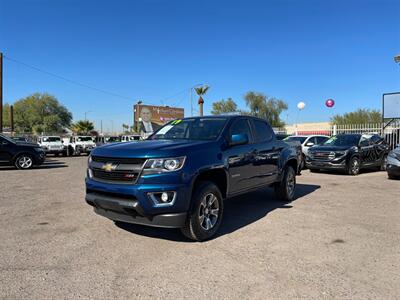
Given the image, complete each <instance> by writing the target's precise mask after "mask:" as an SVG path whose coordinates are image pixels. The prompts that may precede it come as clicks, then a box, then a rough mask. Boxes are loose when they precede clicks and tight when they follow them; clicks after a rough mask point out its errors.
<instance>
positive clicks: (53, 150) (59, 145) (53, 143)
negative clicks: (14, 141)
mask: <svg viewBox="0 0 400 300" xmlns="http://www.w3.org/2000/svg"><path fill="white" fill-rule="evenodd" d="M37 142H38V144H39V145H40V147H42V149H43V150H44V152H46V154H54V155H55V156H58V155H60V154H63V155H64V156H66V155H67V152H66V148H64V144H63V141H62V140H61V138H60V137H59V136H40V137H39V138H38V141H37Z"/></svg>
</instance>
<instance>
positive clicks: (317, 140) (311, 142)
mask: <svg viewBox="0 0 400 300" xmlns="http://www.w3.org/2000/svg"><path fill="white" fill-rule="evenodd" d="M328 139H329V136H326V135H291V136H288V137H287V138H285V139H284V141H285V142H287V141H298V142H299V143H300V144H301V152H302V154H303V155H302V160H301V162H302V163H301V169H304V167H305V162H306V156H307V154H308V149H310V148H311V147H313V146H316V145H321V144H323V143H325V142H326V141H327V140H328Z"/></svg>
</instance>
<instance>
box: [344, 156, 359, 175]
mask: <svg viewBox="0 0 400 300" xmlns="http://www.w3.org/2000/svg"><path fill="white" fill-rule="evenodd" d="M359 173H360V159H359V158H358V157H356V156H354V157H352V158H351V159H350V161H349V163H348V166H347V174H349V175H358V174H359Z"/></svg>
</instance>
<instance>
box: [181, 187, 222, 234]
mask: <svg viewBox="0 0 400 300" xmlns="http://www.w3.org/2000/svg"><path fill="white" fill-rule="evenodd" d="M192 201H193V202H192V208H191V210H190V211H189V215H188V218H187V220H186V223H185V227H183V228H181V231H182V233H183V235H184V236H186V237H187V238H189V239H191V240H194V241H198V242H201V241H205V240H208V239H210V238H212V237H213V236H214V235H215V234H216V233H217V231H218V229H219V227H220V226H221V222H222V217H223V213H224V201H223V199H222V195H221V192H220V190H219V189H218V187H217V186H216V185H215V184H214V183H212V182H210V181H202V182H200V183H199V184H198V185H197V186H196V188H195V190H194V192H193V195H192ZM207 227H209V228H208V229H207Z"/></svg>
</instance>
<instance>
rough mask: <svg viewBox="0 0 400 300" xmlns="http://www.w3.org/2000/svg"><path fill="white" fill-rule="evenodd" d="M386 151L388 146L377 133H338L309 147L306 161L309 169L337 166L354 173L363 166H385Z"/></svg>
mask: <svg viewBox="0 0 400 300" xmlns="http://www.w3.org/2000/svg"><path fill="white" fill-rule="evenodd" d="M388 153H389V146H388V145H387V144H386V142H385V141H384V139H383V138H382V137H380V136H379V135H377V134H372V135H365V134H364V135H361V134H340V135H336V136H333V137H331V138H330V139H328V140H327V141H326V142H325V143H324V144H323V145H320V146H314V147H312V148H311V149H309V151H308V155H307V156H306V165H307V167H308V168H309V169H310V171H312V172H316V171H319V170H321V169H338V170H343V171H345V172H346V173H347V174H349V175H357V174H358V173H359V172H360V170H361V169H363V168H371V167H379V168H380V169H381V170H385V169H386V162H387V156H388Z"/></svg>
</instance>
